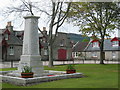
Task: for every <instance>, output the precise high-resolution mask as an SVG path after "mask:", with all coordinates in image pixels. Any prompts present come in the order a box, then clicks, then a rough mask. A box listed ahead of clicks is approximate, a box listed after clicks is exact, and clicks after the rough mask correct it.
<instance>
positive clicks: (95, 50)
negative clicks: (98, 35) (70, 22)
mask: <svg viewBox="0 0 120 90" xmlns="http://www.w3.org/2000/svg"><path fill="white" fill-rule="evenodd" d="M119 34H120V30H119ZM72 56H73V58H74V59H88V60H99V59H100V44H99V40H90V41H89V42H78V43H76V45H75V46H74V47H73V51H72ZM104 59H105V60H120V36H118V37H114V38H112V39H105V40H104Z"/></svg>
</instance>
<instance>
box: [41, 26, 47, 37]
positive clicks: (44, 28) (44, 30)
mask: <svg viewBox="0 0 120 90" xmlns="http://www.w3.org/2000/svg"><path fill="white" fill-rule="evenodd" d="M42 32H43V33H44V34H45V35H47V31H46V27H43V31H42Z"/></svg>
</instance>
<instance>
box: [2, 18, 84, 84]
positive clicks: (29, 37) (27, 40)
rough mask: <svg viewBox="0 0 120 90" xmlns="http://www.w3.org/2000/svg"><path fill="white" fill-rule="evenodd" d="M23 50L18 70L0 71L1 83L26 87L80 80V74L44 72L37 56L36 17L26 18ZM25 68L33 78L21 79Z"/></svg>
mask: <svg viewBox="0 0 120 90" xmlns="http://www.w3.org/2000/svg"><path fill="white" fill-rule="evenodd" d="M24 19H25V28H24V39H23V50H22V55H21V57H20V62H19V66H18V70H15V71H2V72H0V78H2V81H3V82H7V83H11V84H15V85H23V86H25V85H28V84H36V83H41V82H48V81H53V80H60V79H69V78H81V77H83V74H82V73H72V74H66V72H65V71H52V70H44V68H43V64H42V61H41V56H40V54H39V36H38V19H39V17H37V16H26V17H24ZM25 66H28V67H31V69H32V72H33V73H34V75H33V78H22V77H21V72H22V71H23V68H24V67H25Z"/></svg>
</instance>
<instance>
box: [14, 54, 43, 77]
mask: <svg viewBox="0 0 120 90" xmlns="http://www.w3.org/2000/svg"><path fill="white" fill-rule="evenodd" d="M24 66H29V67H32V71H33V73H34V76H42V75H43V73H44V69H43V64H42V61H41V60H40V55H22V56H21V60H20V62H19V66H18V70H17V71H15V72H13V73H14V75H17V76H19V75H21V72H22V70H23V67H24Z"/></svg>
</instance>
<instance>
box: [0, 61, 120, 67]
mask: <svg viewBox="0 0 120 90" xmlns="http://www.w3.org/2000/svg"><path fill="white" fill-rule="evenodd" d="M42 62H43V65H44V66H47V65H48V64H49V61H42ZM99 63H100V60H84V59H81V60H79V59H75V60H73V61H54V62H53V64H54V65H66V64H99ZM104 63H105V64H120V60H104ZM18 65H19V61H12V62H1V63H0V68H13V67H18Z"/></svg>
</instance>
